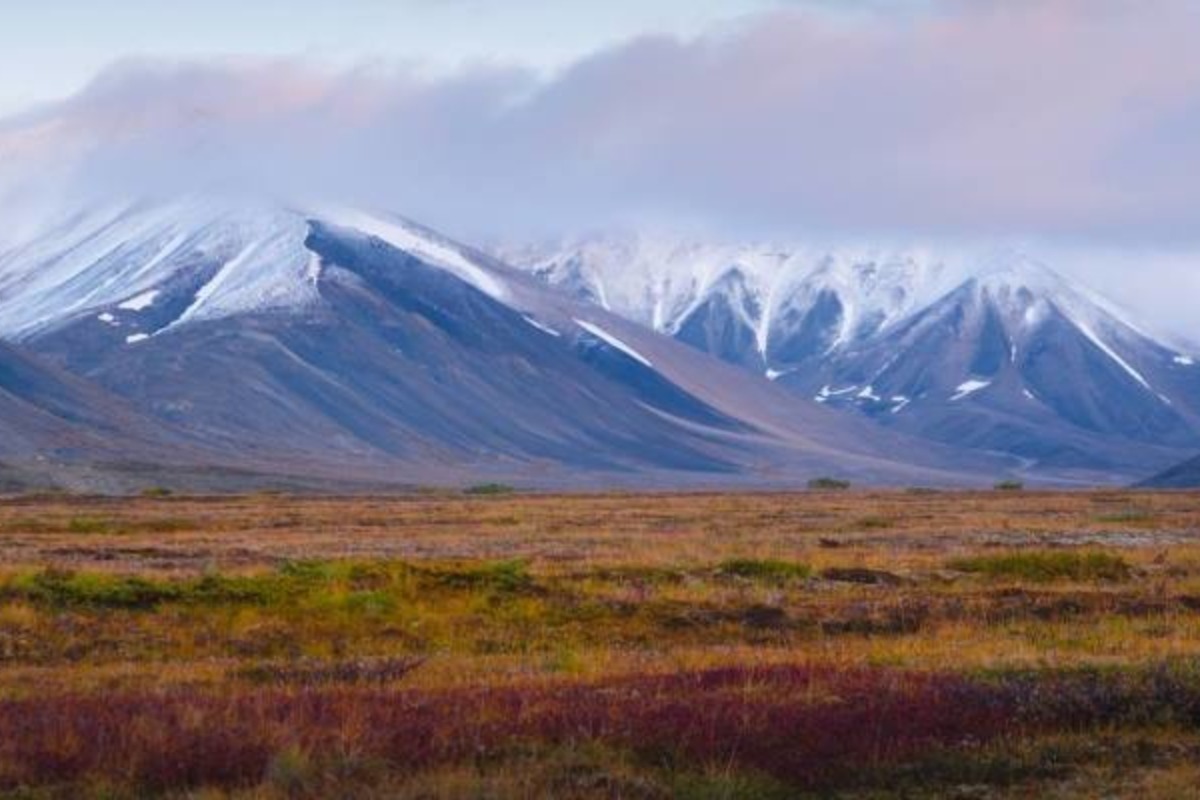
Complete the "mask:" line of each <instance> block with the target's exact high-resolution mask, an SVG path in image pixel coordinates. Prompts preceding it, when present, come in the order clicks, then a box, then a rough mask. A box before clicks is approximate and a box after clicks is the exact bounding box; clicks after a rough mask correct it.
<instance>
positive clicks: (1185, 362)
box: [1175, 356, 1196, 367]
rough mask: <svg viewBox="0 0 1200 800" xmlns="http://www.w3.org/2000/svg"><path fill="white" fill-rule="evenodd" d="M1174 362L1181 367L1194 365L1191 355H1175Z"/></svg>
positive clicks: (1194, 361)
mask: <svg viewBox="0 0 1200 800" xmlns="http://www.w3.org/2000/svg"><path fill="white" fill-rule="evenodd" d="M1175 363H1176V364H1178V365H1179V366H1181V367H1194V366H1195V365H1196V360H1195V359H1194V358H1192V357H1191V356H1175Z"/></svg>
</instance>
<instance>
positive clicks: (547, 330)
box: [521, 314, 562, 337]
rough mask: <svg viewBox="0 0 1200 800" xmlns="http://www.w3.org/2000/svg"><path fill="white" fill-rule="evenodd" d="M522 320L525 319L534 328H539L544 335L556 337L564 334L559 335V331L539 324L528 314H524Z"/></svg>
mask: <svg viewBox="0 0 1200 800" xmlns="http://www.w3.org/2000/svg"><path fill="white" fill-rule="evenodd" d="M521 318H522V319H524V320H525V321H526V322H528V323H529V324H530V325H532V326H533V327H535V328H537V329H538V330H539V331H541V332H542V333H544V334H547V335H549V336H555V337H558V336H562V334H561V333H559V332H558V331H556V330H554V328H551V327H550V326H549V325H546V324H544V323H542V322H539V321H538V320H536V319H534V318H533V317H531V316H530V315H528V314H522V315H521Z"/></svg>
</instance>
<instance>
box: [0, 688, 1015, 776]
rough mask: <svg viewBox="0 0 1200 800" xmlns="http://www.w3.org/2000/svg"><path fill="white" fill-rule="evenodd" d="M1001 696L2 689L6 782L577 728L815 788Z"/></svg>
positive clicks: (972, 715)
mask: <svg viewBox="0 0 1200 800" xmlns="http://www.w3.org/2000/svg"><path fill="white" fill-rule="evenodd" d="M1006 697H1007V693H1005V692H1002V691H999V692H998V691H995V690H994V689H986V688H984V687H982V686H980V685H979V684H973V683H970V682H968V681H966V680H963V679H959V678H955V677H950V676H944V675H924V674H910V673H900V672H893V671H887V670H873V669H870V670H869V669H861V670H832V669H825V668H809V667H779V668H771V669H722V670H713V671H707V672H698V673H686V674H677V675H670V676H655V677H636V678H627V679H621V680H613V681H607V682H603V683H598V684H589V685H566V686H527V687H509V688H501V689H477V690H455V691H439V692H432V691H415V690H385V689H365V688H334V687H307V688H297V689H294V690H288V689H281V688H261V689H248V690H235V691H233V692H226V693H217V692H200V691H194V690H193V691H183V690H178V691H170V692H165V693H145V694H130V693H125V694H120V695H116V696H101V695H86V696H73V697H72V696H60V697H47V698H39V699H28V700H9V701H4V702H0V786H3V787H13V786H18V785H46V784H51V783H72V782H77V781H86V780H97V779H103V780H108V781H112V782H117V783H128V784H131V785H136V786H140V787H145V788H147V789H155V788H170V789H178V788H182V787H188V786H201V785H222V786H237V785H252V784H257V783H258V782H260V781H261V780H262V778H263V776H264V774H265V772H266V770H267V767H268V765H269V763H270V761H271V759H272V757H273V756H274V755H275V754H276V753H279V752H281V751H283V750H285V749H288V748H296V749H299V750H301V751H304V752H307V753H310V754H312V755H314V756H316V757H320V756H321V755H323V754H334V753H354V754H356V755H357V756H361V757H371V758H378V759H383V760H386V761H387V762H389V763H390V764H392V765H393V766H394V767H396V768H398V769H404V770H412V769H421V768H428V767H434V766H438V765H443V764H452V763H463V762H473V761H476V760H478V759H481V758H489V757H498V756H503V755H504V753H505V751H507V750H511V749H512V748H514V747H520V746H523V745H531V744H532V745H537V744H549V745H570V744H573V743H581V742H602V743H604V744H607V745H610V746H613V747H618V748H623V749H627V750H629V751H631V752H633V753H636V754H638V755H640V756H642V757H644V758H647V759H653V760H655V761H656V762H658V763H664V762H670V761H672V760H674V759H683V760H685V761H686V762H687V763H689V764H693V765H697V766H699V765H706V764H720V765H739V766H742V767H745V768H751V769H757V770H761V771H763V772H766V773H769V774H771V775H774V776H776V777H777V778H780V779H782V780H786V781H788V782H790V783H793V784H795V785H798V786H821V785H827V784H830V783H832V782H835V781H838V780H842V779H844V778H845V777H846V776H847V775H848V774H853V773H857V772H861V771H865V770H870V769H872V768H874V767H881V766H886V765H888V764H892V763H896V762H899V761H902V760H904V759H906V758H911V757H913V756H916V755H919V754H920V753H922V752H924V751H927V750H929V749H931V748H937V747H943V746H960V745H964V744H970V743H975V742H981V741H985V740H988V739H992V738H994V737H996V736H998V735H1000V734H1002V733H1004V732H1006V731H1008V730H1011V729H1012V727H1013V724H1014V723H1013V720H1014V718H1015V714H1014V711H1013V707H1012V704H1011V703H1010V702H1009V701H1008V700H1007V699H1006Z"/></svg>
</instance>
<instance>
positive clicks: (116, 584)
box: [9, 569, 180, 609]
mask: <svg viewBox="0 0 1200 800" xmlns="http://www.w3.org/2000/svg"><path fill="white" fill-rule="evenodd" d="M9 589H10V592H11V593H15V594H18V595H19V596H22V597H24V598H26V599H29V600H32V601H34V602H39V603H44V604H46V605H51V606H94V607H97V608H125V609H149V608H153V607H155V606H157V605H158V604H160V603H162V602H165V601H167V600H175V599H178V598H179V596H180V589H179V587H177V586H172V585H170V584H166V583H161V582H155V581H149V580H146V579H145V578H138V577H122V576H118V575H105V574H103V573H76V572H70V571H64V570H54V569H47V570H43V571H42V572H39V573H36V574H34V575H32V576H29V577H26V578H23V579H18V580H17V581H16V582H15V584H14V585H12V586H10V587H9Z"/></svg>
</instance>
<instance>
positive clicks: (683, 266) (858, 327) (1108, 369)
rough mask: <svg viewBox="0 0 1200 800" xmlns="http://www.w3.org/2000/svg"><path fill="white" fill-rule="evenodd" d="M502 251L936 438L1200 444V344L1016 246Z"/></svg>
mask: <svg viewBox="0 0 1200 800" xmlns="http://www.w3.org/2000/svg"><path fill="white" fill-rule="evenodd" d="M503 252H505V254H506V255H507V256H508V257H509V258H511V259H512V260H513V261H514V262H515V263H518V264H520V265H521V266H523V267H524V268H526V269H527V270H529V271H530V272H531V273H532V274H535V275H537V276H538V277H539V278H540V279H542V280H544V281H546V282H547V283H549V284H551V285H555V286H557V287H559V288H560V289H561V290H563V291H567V292H568V293H570V294H572V295H573V296H576V297H578V298H580V299H581V300H585V301H588V302H592V303H598V304H600V305H602V306H603V307H606V308H608V309H610V310H613V311H614V312H616V313H620V314H624V315H625V316H627V317H629V318H630V319H634V320H637V321H640V322H642V323H643V324H647V325H649V326H651V327H653V328H655V329H656V330H659V331H660V332H662V333H664V334H667V335H670V336H673V337H675V338H677V339H679V340H680V341H683V342H685V343H687V344H689V345H691V346H692V347H695V348H697V349H700V350H702V351H705V352H708V353H711V354H714V355H716V356H718V357H720V358H722V359H724V360H726V361H729V362H732V363H735V364H739V365H740V366H742V367H744V368H746V369H748V370H750V371H753V372H758V373H759V374H763V375H766V376H767V377H768V378H770V379H772V380H774V381H777V382H780V383H783V384H785V385H788V386H790V387H792V388H793V389H795V390H796V391H797V392H799V393H802V394H804V395H806V396H808V397H810V398H812V399H815V400H816V401H817V402H820V403H823V404H826V405H830V406H837V407H841V408H846V409H850V410H854V411H856V412H858V413H861V414H863V415H865V416H867V417H869V418H871V419H873V420H875V421H876V422H877V423H879V424H881V425H883V426H886V427H893V428H897V429H900V430H903V431H905V432H908V433H911V434H914V435H918V436H921V437H924V438H927V439H934V440H937V441H942V442H947V443H956V444H964V443H965V444H966V445H967V446H970V447H973V448H976V449H979V450H981V451H1000V452H1007V453H1010V454H1012V455H1014V456H1016V457H1019V458H1022V459H1025V460H1027V461H1029V462H1030V463H1032V464H1034V465H1037V466H1041V467H1044V468H1048V469H1068V470H1074V469H1083V470H1092V471H1094V472H1095V473H1097V474H1103V473H1105V472H1110V471H1111V472H1120V473H1123V474H1125V475H1126V476H1128V477H1130V478H1132V476H1134V475H1137V474H1138V473H1139V472H1142V473H1143V474H1144V472H1145V471H1149V470H1151V469H1155V468H1161V467H1162V466H1165V465H1166V464H1168V463H1171V461H1172V460H1173V459H1174V460H1178V459H1179V458H1180V457H1181V454H1182V453H1184V452H1187V451H1188V450H1189V448H1190V449H1194V448H1195V447H1196V446H1200V370H1197V369H1196V359H1195V358H1194V357H1193V356H1191V355H1190V352H1192V351H1191V350H1186V349H1185V350H1181V349H1179V348H1177V347H1175V346H1174V345H1173V344H1170V343H1167V342H1164V341H1162V340H1160V339H1158V338H1156V337H1153V336H1152V335H1151V334H1149V333H1147V332H1146V329H1145V328H1144V326H1140V325H1138V324H1136V323H1135V322H1133V321H1132V320H1131V318H1130V316H1129V315H1127V314H1125V313H1124V312H1122V311H1120V310H1119V309H1118V308H1117V307H1116V306H1115V305H1114V304H1112V303H1110V302H1108V301H1106V300H1104V299H1103V298H1101V297H1099V296H1098V295H1096V294H1095V293H1093V292H1091V291H1089V290H1087V289H1086V288H1084V287H1081V286H1079V285H1078V284H1076V283H1073V282H1071V281H1068V280H1067V279H1065V278H1064V277H1063V276H1061V275H1059V274H1058V273H1056V272H1055V271H1054V270H1052V269H1051V268H1049V267H1048V266H1047V265H1045V264H1043V263H1041V262H1038V261H1036V260H1034V259H1032V258H1030V257H1028V256H1027V255H1025V254H1023V253H1021V252H1020V251H1016V250H1013V249H1011V248H1001V249H987V250H970V249H963V248H958V249H954V248H951V249H948V250H947V251H946V253H945V254H942V253H939V252H936V251H934V250H931V249H929V248H914V249H903V248H900V249H887V248H868V247H850V248H842V249H837V248H833V249H829V248H819V247H802V248H796V249H787V248H782V247H779V246H774V245H772V246H766V245H712V246H706V245H703V244H697V243H696V242H694V241H684V242H682V243H681V242H679V241H676V240H673V239H671V238H669V237H668V238H666V239H657V238H654V237H633V238H624V237H617V238H615V239H612V238H605V237H594V238H588V239H584V240H580V241H575V242H567V243H566V244H556V245H552V246H549V247H534V248H525V249H520V248H518V249H510V250H507V251H503Z"/></svg>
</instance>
